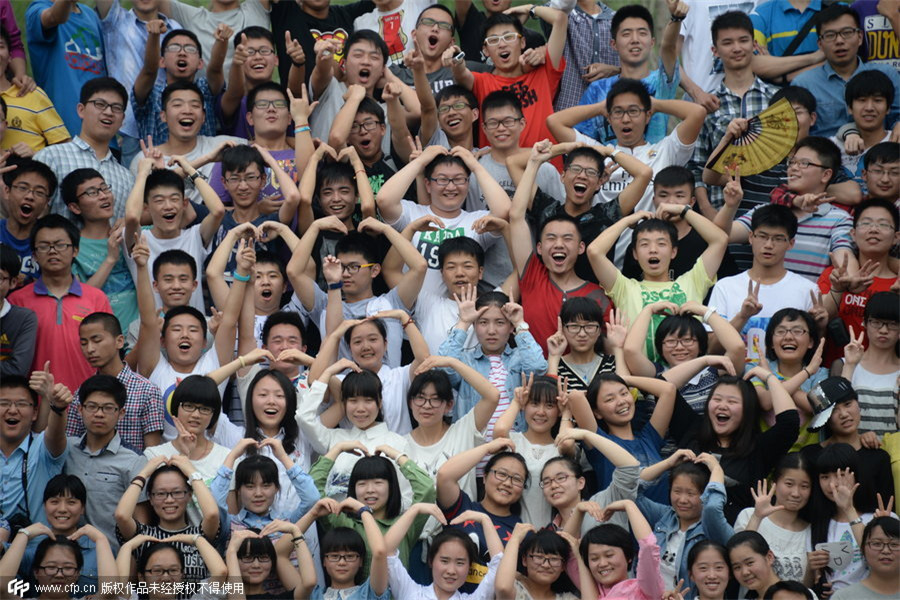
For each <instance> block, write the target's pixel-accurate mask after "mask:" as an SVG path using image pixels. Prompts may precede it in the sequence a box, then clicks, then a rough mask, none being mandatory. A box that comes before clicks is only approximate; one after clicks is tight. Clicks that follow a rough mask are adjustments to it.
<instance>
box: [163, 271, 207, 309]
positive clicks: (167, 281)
mask: <svg viewBox="0 0 900 600" xmlns="http://www.w3.org/2000/svg"><path fill="white" fill-rule="evenodd" d="M196 287H197V280H196V279H194V275H193V273H191V268H190V266H188V265H176V264H171V263H165V264H162V265H160V266H159V272H158V273H157V275H156V280H154V282H153V289H154V290H156V293H158V294H159V297H160V298H161V299H162V304H163V307H164V308H174V307H176V306H185V305H187V303H188V302H190V300H191V294H193V293H194V289H195V288H196Z"/></svg>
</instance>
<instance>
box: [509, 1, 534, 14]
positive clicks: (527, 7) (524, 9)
mask: <svg viewBox="0 0 900 600" xmlns="http://www.w3.org/2000/svg"><path fill="white" fill-rule="evenodd" d="M532 8H534V4H520V5H519V6H512V7H510V8H507V9H506V10H504V11H503V14H504V15H526V16H530V15H529V13H530V12H531V9H532Z"/></svg>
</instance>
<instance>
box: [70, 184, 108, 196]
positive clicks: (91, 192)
mask: <svg viewBox="0 0 900 600" xmlns="http://www.w3.org/2000/svg"><path fill="white" fill-rule="evenodd" d="M111 189H112V188H111V187H109V186H108V185H106V184H105V183H104V184H102V185H99V186H97V187H90V188H88V189H86V190H84V191H83V192H81V193H80V194H78V198H81V197H82V196H87V197H88V198H96V197H97V196H99V195H100V194H101V193H103V194H105V193H106V192H108V191H110V190H111Z"/></svg>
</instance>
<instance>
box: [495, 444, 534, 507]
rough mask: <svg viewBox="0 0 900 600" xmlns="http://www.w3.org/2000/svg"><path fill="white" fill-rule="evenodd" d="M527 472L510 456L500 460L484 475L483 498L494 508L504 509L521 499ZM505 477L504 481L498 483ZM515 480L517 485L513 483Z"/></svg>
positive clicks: (523, 466)
mask: <svg viewBox="0 0 900 600" xmlns="http://www.w3.org/2000/svg"><path fill="white" fill-rule="evenodd" d="M527 476H528V472H527V471H526V470H525V465H523V464H522V463H521V462H519V460H518V459H516V458H513V457H511V456H507V457H504V458H501V459H500V460H498V461H496V462H495V463H494V464H493V466H492V467H491V468H490V472H486V473H485V474H484V497H485V499H487V500H490V502H492V503H493V504H495V505H496V506H501V507H506V506H509V505H511V504H513V503H515V502H518V501H519V500H520V499H521V498H522V491H523V490H524V489H525V488H524V482H525V478H526V477H527ZM501 477H506V480H505V481H500V478H501ZM513 478H515V479H517V480H518V482H519V483H517V482H516V481H513Z"/></svg>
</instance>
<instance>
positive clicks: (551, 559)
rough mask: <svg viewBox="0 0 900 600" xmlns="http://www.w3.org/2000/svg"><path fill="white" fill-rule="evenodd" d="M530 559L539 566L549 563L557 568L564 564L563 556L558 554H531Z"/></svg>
mask: <svg viewBox="0 0 900 600" xmlns="http://www.w3.org/2000/svg"><path fill="white" fill-rule="evenodd" d="M528 560H530V561H531V562H532V564H534V565H535V566H538V567H542V566H544V565H547V566H548V567H553V568H554V569H557V568H559V567H561V566H562V556H559V555H557V554H529V555H528Z"/></svg>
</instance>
